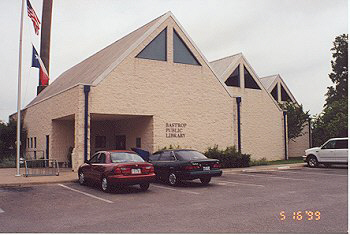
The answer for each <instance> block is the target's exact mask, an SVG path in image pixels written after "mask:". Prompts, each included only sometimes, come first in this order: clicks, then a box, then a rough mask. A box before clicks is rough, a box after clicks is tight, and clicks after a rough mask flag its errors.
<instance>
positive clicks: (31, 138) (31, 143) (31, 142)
mask: <svg viewBox="0 0 350 235" xmlns="http://www.w3.org/2000/svg"><path fill="white" fill-rule="evenodd" d="M30 147H31V148H33V137H30Z"/></svg>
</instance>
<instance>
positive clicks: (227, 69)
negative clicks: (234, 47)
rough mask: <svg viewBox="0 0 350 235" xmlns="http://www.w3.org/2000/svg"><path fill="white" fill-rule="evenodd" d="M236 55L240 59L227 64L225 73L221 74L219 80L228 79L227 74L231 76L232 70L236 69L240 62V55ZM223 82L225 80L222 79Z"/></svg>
mask: <svg viewBox="0 0 350 235" xmlns="http://www.w3.org/2000/svg"><path fill="white" fill-rule="evenodd" d="M237 55H239V56H240V57H239V58H238V59H237V61H232V63H230V64H229V66H227V68H226V69H225V71H224V72H223V73H222V75H221V77H220V78H223V77H228V76H227V73H229V74H230V75H231V73H232V72H233V70H234V69H236V67H237V66H238V65H239V64H240V63H241V62H242V56H243V54H242V53H238V54H237ZM224 80H225V79H224Z"/></svg>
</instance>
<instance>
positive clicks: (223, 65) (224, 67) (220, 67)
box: [210, 53, 282, 110]
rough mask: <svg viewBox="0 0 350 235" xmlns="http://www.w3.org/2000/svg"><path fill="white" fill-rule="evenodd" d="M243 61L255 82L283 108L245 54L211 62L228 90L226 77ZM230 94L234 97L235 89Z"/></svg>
mask: <svg viewBox="0 0 350 235" xmlns="http://www.w3.org/2000/svg"><path fill="white" fill-rule="evenodd" d="M241 60H242V61H243V62H244V64H245V65H246V66H247V67H248V68H249V70H250V71H251V72H252V74H251V75H252V76H253V77H255V82H256V83H257V84H260V88H261V90H264V91H265V92H266V93H267V94H268V95H269V96H270V98H271V99H272V100H273V101H274V104H275V105H276V107H277V108H278V109H279V110H282V109H281V108H280V107H279V105H278V104H277V103H276V102H275V99H274V98H273V97H272V95H271V93H270V91H268V90H267V89H266V87H265V86H264V84H263V80H261V79H259V76H258V75H257V74H256V73H255V71H254V69H253V67H252V66H251V65H250V64H249V62H248V60H247V59H246V58H245V56H244V55H243V54H242V53H238V54H234V55H232V56H227V57H224V58H222V59H218V60H214V61H212V62H210V64H211V66H212V68H213V69H214V70H215V73H216V74H217V76H218V78H219V80H220V81H221V82H222V83H223V84H224V86H225V87H226V90H228V88H227V85H226V84H225V81H226V79H227V78H228V77H229V76H230V74H231V73H232V72H233V71H234V69H236V67H237V65H238V64H239V63H240V61H241ZM228 91H229V93H230V95H231V96H232V97H234V94H233V91H232V90H228Z"/></svg>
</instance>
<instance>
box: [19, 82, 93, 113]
mask: <svg viewBox="0 0 350 235" xmlns="http://www.w3.org/2000/svg"><path fill="white" fill-rule="evenodd" d="M80 85H82V86H84V85H88V86H93V85H91V84H87V83H77V84H75V85H73V86H71V87H68V88H66V89H64V90H62V91H60V92H57V93H55V94H53V95H50V96H48V97H46V98H44V99H42V100H39V101H38V102H35V103H34V104H31V105H28V106H26V107H25V108H24V109H27V108H30V107H32V106H34V105H37V104H40V103H41V102H43V101H45V100H48V99H50V98H52V97H54V96H56V95H59V94H61V93H63V92H66V91H68V90H70V89H73V88H75V87H76V86H80Z"/></svg>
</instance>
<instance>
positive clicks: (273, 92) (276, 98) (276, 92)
mask: <svg viewBox="0 0 350 235" xmlns="http://www.w3.org/2000/svg"><path fill="white" fill-rule="evenodd" d="M271 95H272V96H273V98H274V99H275V100H276V101H278V83H277V84H276V86H275V87H274V88H273V90H272V91H271Z"/></svg>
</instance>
